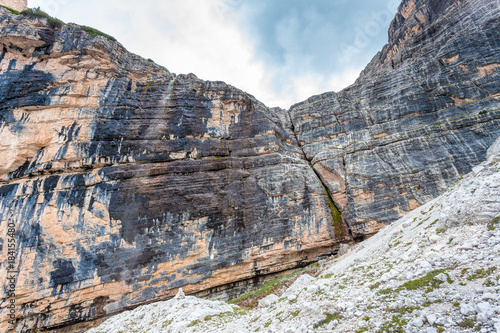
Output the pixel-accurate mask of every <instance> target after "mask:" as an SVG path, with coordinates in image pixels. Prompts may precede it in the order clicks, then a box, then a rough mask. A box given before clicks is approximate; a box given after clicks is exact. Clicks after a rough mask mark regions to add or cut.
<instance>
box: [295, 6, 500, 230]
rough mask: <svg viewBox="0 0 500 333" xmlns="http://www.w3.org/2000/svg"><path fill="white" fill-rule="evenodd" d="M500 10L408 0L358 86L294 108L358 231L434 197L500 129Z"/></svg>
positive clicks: (307, 147) (300, 132)
mask: <svg viewBox="0 0 500 333" xmlns="http://www.w3.org/2000/svg"><path fill="white" fill-rule="evenodd" d="M499 17H500V6H499V4H498V3H497V2H495V3H492V2H490V1H451V0H450V1H413V0H412V1H410V0H407V1H403V3H402V4H401V6H400V7H399V11H398V14H397V15H396V18H395V19H394V21H393V22H392V24H391V27H390V30H389V44H388V45H386V46H385V47H384V49H383V50H382V52H380V53H379V54H377V55H376V56H375V57H374V59H373V60H372V62H371V63H370V64H369V65H368V67H367V68H366V69H365V70H364V71H363V73H362V74H361V76H360V77H359V78H358V80H357V81H356V83H355V84H354V85H352V86H350V87H348V88H347V89H345V90H343V91H341V92H339V93H333V92H331V93H326V94H323V95H320V96H315V97H312V98H310V99H308V100H307V101H305V102H303V103H299V104H297V105H295V106H293V107H292V108H291V110H290V115H291V119H292V121H293V123H294V126H295V133H296V134H297V137H298V140H299V142H300V145H301V147H302V149H303V150H304V152H305V154H306V155H307V159H308V160H310V161H311V162H312V164H313V165H314V167H315V169H316V170H317V171H318V173H320V174H321V176H322V179H323V181H324V182H325V183H326V184H327V186H328V189H329V191H330V193H332V194H333V197H334V201H335V203H336V204H337V206H338V207H339V208H341V210H342V211H343V213H344V218H345V219H346V220H347V221H348V224H349V226H350V228H351V230H352V232H353V235H354V236H355V237H366V236H367V235H368V236H369V235H371V234H373V233H375V232H376V231H377V230H378V229H379V228H380V227H381V226H382V225H383V224H384V223H387V222H391V221H394V220H395V219H397V218H399V217H401V216H402V215H404V214H405V213H407V212H409V211H411V210H412V209H414V208H416V207H418V206H420V205H422V204H423V203H425V202H427V201H428V200H429V199H431V198H434V197H435V196H436V195H438V194H439V193H442V191H443V190H444V189H446V188H448V187H449V186H450V185H451V184H452V183H453V182H455V180H456V179H457V178H458V177H460V176H461V175H463V174H464V173H467V172H469V171H470V170H471V168H472V167H473V166H474V165H476V164H477V163H479V162H481V161H483V160H484V158H485V154H486V149H487V148H488V147H489V146H490V145H491V144H492V143H493V142H494V141H495V139H496V138H497V137H498V136H499V135H500V101H499V100H500V53H499V52H498V50H499V46H500V28H499V26H500V25H499V23H500V20H499Z"/></svg>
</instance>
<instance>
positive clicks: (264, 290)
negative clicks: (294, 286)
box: [229, 268, 307, 308]
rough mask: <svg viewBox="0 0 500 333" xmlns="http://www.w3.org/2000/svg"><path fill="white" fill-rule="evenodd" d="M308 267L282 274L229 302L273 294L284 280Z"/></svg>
mask: <svg viewBox="0 0 500 333" xmlns="http://www.w3.org/2000/svg"><path fill="white" fill-rule="evenodd" d="M306 269H307V268H302V269H300V270H298V271H295V272H293V273H290V274H287V275H284V276H281V277H279V278H276V279H273V280H270V281H267V282H266V283H265V284H264V285H263V286H262V287H260V288H259V289H257V290H253V291H251V292H248V293H246V294H243V295H241V296H240V297H238V298H235V299H233V300H231V301H229V304H234V303H237V302H239V301H242V300H244V299H246V298H249V297H253V296H267V295H269V294H271V293H272V292H274V291H275V290H276V289H277V288H278V287H279V286H281V284H282V283H283V282H285V281H286V280H288V279H290V278H291V277H293V276H295V275H297V274H300V273H302V272H304V271H305V270H306ZM256 302H257V301H255V302H254V303H256ZM253 305H255V304H253ZM251 307H253V306H250V308H251Z"/></svg>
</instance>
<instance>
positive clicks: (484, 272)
mask: <svg viewBox="0 0 500 333" xmlns="http://www.w3.org/2000/svg"><path fill="white" fill-rule="evenodd" d="M496 270H497V268H496V267H495V266H493V267H490V268H488V269H484V268H480V269H478V270H476V271H475V272H473V273H472V274H471V275H469V276H468V277H467V280H469V281H472V280H476V279H482V278H485V277H488V276H490V275H491V273H493V272H494V271H496Z"/></svg>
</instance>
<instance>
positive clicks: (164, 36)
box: [28, 0, 400, 108]
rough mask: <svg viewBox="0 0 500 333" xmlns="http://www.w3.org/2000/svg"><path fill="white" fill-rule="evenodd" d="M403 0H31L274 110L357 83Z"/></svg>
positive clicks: (175, 69)
mask: <svg viewBox="0 0 500 333" xmlns="http://www.w3.org/2000/svg"><path fill="white" fill-rule="evenodd" d="M399 2H400V1H398V0H142V1H132V0H106V1H103V0H28V6H29V7H40V8H41V9H43V10H44V11H46V12H48V13H49V14H51V15H53V16H56V17H58V18H59V19H61V20H63V21H65V22H74V23H78V24H82V25H88V26H92V27H95V28H97V29H99V30H102V31H103V32H105V33H107V34H110V35H112V36H114V37H115V38H117V39H118V41H119V42H120V43H122V44H123V45H124V46H125V47H126V48H127V49H128V50H130V51H131V52H134V53H137V54H139V55H141V56H143V57H145V58H152V59H153V60H154V61H155V62H157V63H159V64H161V65H163V66H165V67H166V68H167V69H169V70H170V71H171V72H174V73H177V74H180V73H194V74H196V75H197V76H198V77H199V78H201V79H205V80H222V81H225V82H227V83H229V84H231V85H234V86H236V87H238V88H240V89H243V90H245V91H247V92H248V93H250V94H252V95H254V96H255V97H256V98H257V99H259V100H261V101H262V102H264V103H265V104H266V105H267V106H281V107H285V108H288V107H289V106H290V105H292V104H293V103H296V102H300V101H302V100H304V99H307V98H308V97H310V96H312V95H315V94H319V93H323V92H326V91H332V90H333V91H339V90H341V89H343V88H345V87H347V86H348V85H350V84H352V83H353V82H354V81H355V79H356V78H357V77H358V75H359V72H360V71H361V70H362V69H363V68H364V67H365V66H366V65H367V64H368V62H369V61H370V60H371V59H372V57H373V56H374V55H375V54H376V53H377V52H378V51H379V50H381V48H382V47H383V45H384V44H385V43H386V42H387V29H388V27H389V23H390V21H391V20H392V18H393V17H394V15H395V13H396V10H397V6H398V5H399Z"/></svg>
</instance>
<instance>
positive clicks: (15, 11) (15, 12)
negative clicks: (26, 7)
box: [0, 5, 20, 15]
mask: <svg viewBox="0 0 500 333" xmlns="http://www.w3.org/2000/svg"><path fill="white" fill-rule="evenodd" d="M0 7H2V8H5V9H7V10H8V11H10V12H11V13H12V14H16V15H19V14H20V12H18V11H17V10H15V9H12V8H9V7H7V6H4V5H0Z"/></svg>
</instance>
